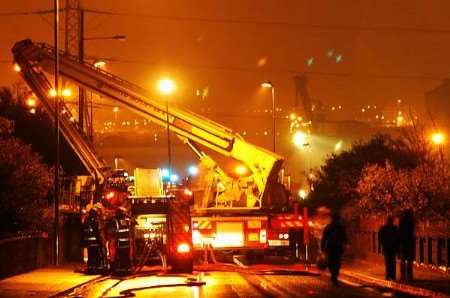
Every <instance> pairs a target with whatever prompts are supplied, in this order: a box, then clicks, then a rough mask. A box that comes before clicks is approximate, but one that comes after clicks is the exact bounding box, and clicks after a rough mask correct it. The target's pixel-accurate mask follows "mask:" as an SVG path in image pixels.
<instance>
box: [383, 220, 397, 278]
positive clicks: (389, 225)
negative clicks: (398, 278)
mask: <svg viewBox="0 0 450 298" xmlns="http://www.w3.org/2000/svg"><path fill="white" fill-rule="evenodd" d="M378 243H380V245H381V249H382V252H383V256H384V265H385V271H386V275H385V276H386V279H387V280H395V267H396V266H395V255H396V254H397V250H398V229H397V227H396V226H395V225H394V219H393V218H392V217H391V216H389V217H388V218H387V221H386V224H385V225H383V226H382V227H381V228H380V230H379V231H378Z"/></svg>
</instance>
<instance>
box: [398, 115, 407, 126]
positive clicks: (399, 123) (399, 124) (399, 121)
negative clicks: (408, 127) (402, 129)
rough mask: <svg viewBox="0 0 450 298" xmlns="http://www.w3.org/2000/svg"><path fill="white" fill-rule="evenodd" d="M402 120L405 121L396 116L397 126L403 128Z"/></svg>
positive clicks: (401, 117)
mask: <svg viewBox="0 0 450 298" xmlns="http://www.w3.org/2000/svg"><path fill="white" fill-rule="evenodd" d="M404 120H405V119H404V118H403V116H401V115H398V116H397V119H396V124H397V126H403V124H404Z"/></svg>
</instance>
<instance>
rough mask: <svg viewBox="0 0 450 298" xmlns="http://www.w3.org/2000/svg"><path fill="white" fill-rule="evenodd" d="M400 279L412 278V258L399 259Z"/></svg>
mask: <svg viewBox="0 0 450 298" xmlns="http://www.w3.org/2000/svg"><path fill="white" fill-rule="evenodd" d="M400 279H401V280H403V281H405V280H412V279H413V260H412V259H409V258H408V259H401V260H400Z"/></svg>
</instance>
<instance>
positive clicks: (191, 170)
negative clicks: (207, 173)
mask: <svg viewBox="0 0 450 298" xmlns="http://www.w3.org/2000/svg"><path fill="white" fill-rule="evenodd" d="M188 172H189V175H191V176H195V175H197V174H198V168H197V167H196V166H190V167H189V168H188Z"/></svg>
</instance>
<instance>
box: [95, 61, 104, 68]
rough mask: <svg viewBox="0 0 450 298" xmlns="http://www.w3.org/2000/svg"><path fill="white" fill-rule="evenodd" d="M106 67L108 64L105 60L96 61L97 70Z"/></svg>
mask: <svg viewBox="0 0 450 298" xmlns="http://www.w3.org/2000/svg"><path fill="white" fill-rule="evenodd" d="M105 65H106V62H105V61H103V60H97V61H94V66H95V67H97V68H102V67H104V66H105Z"/></svg>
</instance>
